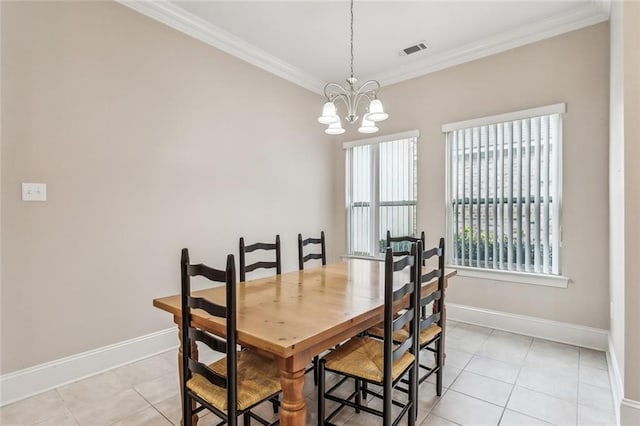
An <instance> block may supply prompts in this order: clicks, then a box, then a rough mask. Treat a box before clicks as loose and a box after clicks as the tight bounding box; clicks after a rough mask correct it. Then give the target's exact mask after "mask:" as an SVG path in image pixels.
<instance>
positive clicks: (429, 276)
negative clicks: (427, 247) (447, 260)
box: [421, 269, 442, 283]
mask: <svg viewBox="0 0 640 426" xmlns="http://www.w3.org/2000/svg"><path fill="white" fill-rule="evenodd" d="M440 276H442V273H441V272H440V269H433V270H431V271H429V272H427V273H426V274H423V275H422V279H421V281H422V282H423V283H427V282H429V281H431V280H432V279H434V278H440Z"/></svg>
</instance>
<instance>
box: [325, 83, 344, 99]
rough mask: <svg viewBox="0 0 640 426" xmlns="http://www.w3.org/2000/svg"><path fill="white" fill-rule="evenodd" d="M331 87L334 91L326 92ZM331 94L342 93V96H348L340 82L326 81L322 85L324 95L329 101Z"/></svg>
mask: <svg viewBox="0 0 640 426" xmlns="http://www.w3.org/2000/svg"><path fill="white" fill-rule="evenodd" d="M331 88H333V89H334V90H335V92H328V90H329V89H331ZM331 95H334V96H337V95H344V96H348V92H347V90H346V89H345V88H344V87H342V86H341V85H340V84H338V83H327V84H326V85H325V86H324V96H325V97H326V98H327V99H328V100H329V101H331Z"/></svg>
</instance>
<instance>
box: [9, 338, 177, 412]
mask: <svg viewBox="0 0 640 426" xmlns="http://www.w3.org/2000/svg"><path fill="white" fill-rule="evenodd" d="M177 347H178V331H177V328H176V327H173V328H169V329H166V330H161V331H157V332H155V333H151V334H147V335H145V336H140V337H136V338H133V339H129V340H125V341H124V342H119V343H115V344H113V345H109V346H104V347H102V348H98V349H94V350H91V351H87V352H83V353H80V354H76V355H72V356H69V357H66V358H61V359H58V360H55V361H51V362H47V363H44V364H40V365H36V366H34V367H29V368H25V369H24V370H19V371H14V372H12V373H8V374H3V375H2V376H0V407H2V406H4V405H7V404H10V403H12V402H15V401H18V400H21V399H24V398H27V397H29V396H32V395H35V394H38V393H41V392H44V391H47V390H50V389H53V388H56V387H58V386H61V385H64V384H67V383H71V382H74V381H77V380H80V379H83V378H85V377H89V376H93V375H95V374H98V373H101V372H103V371H106V370H109V369H111V368H114V367H119V366H121V365H124V364H129V363H131V362H134V361H138V360H140V359H143V358H148V357H150V356H153V355H155V354H158V353H160V352H164V351H167V350H170V349H172V348H177Z"/></svg>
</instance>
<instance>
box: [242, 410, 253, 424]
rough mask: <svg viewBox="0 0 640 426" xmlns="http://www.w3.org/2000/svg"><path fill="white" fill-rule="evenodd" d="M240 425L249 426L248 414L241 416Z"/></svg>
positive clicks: (249, 418) (249, 417)
mask: <svg viewBox="0 0 640 426" xmlns="http://www.w3.org/2000/svg"><path fill="white" fill-rule="evenodd" d="M242 424H243V425H244V426H250V425H251V416H249V412H248V411H247V412H246V413H244V414H243V415H242Z"/></svg>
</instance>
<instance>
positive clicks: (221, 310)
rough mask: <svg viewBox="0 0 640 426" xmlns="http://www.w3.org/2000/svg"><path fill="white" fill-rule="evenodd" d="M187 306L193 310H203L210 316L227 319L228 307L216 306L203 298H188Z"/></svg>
mask: <svg viewBox="0 0 640 426" xmlns="http://www.w3.org/2000/svg"><path fill="white" fill-rule="evenodd" d="M187 306H189V308H191V309H202V310H203V311H205V312H206V313H208V314H209V315H213V316H214V317H219V318H226V317H227V307H226V306H221V305H218V304H215V303H213V302H211V301H209V300H207V299H204V298H202V297H193V296H188V297H187Z"/></svg>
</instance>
